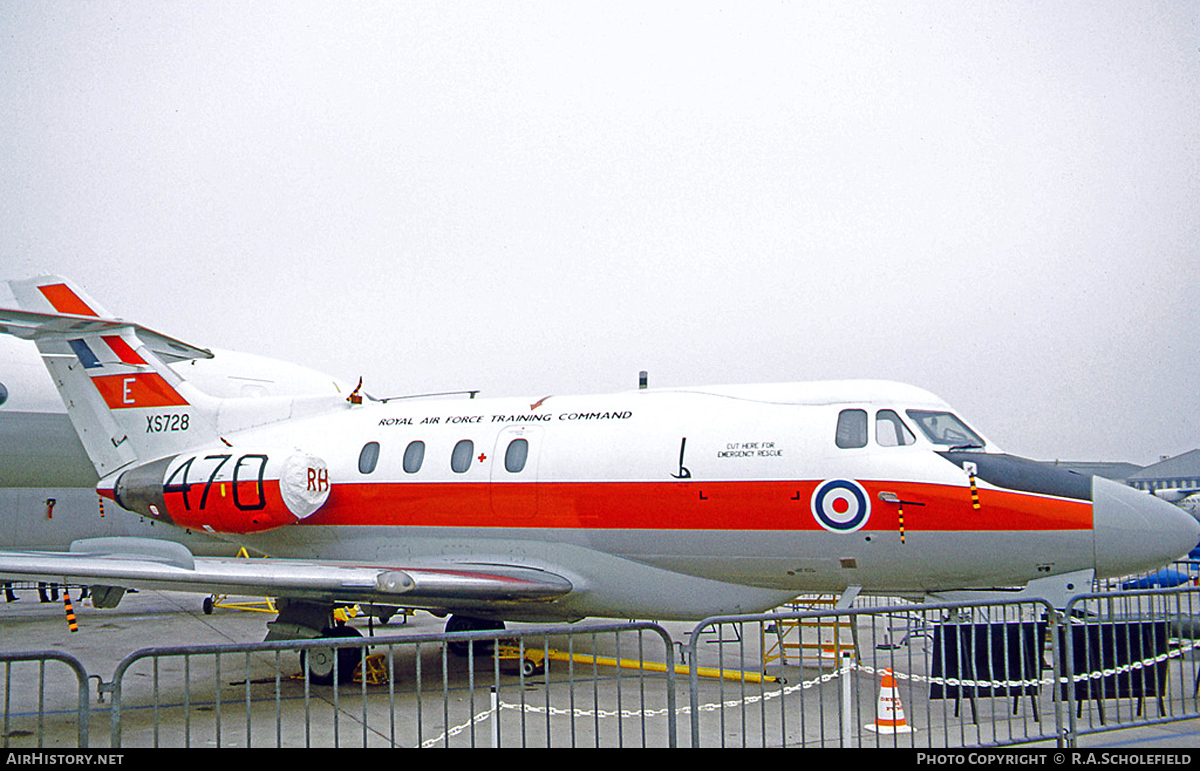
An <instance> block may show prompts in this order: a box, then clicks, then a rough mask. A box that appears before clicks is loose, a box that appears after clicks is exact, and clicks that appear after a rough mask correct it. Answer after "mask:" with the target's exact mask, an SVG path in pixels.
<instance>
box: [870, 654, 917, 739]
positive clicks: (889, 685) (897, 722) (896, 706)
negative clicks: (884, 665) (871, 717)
mask: <svg viewBox="0 0 1200 771" xmlns="http://www.w3.org/2000/svg"><path fill="white" fill-rule="evenodd" d="M863 728H865V729H867V730H868V731H875V732H876V733H881V734H908V733H912V730H913V729H911V728H909V727H908V722H907V721H906V720H905V719H904V706H903V705H902V704H901V703H900V693H899V691H897V690H896V678H895V677H894V676H893V675H892V670H890V669H885V670H883V682H882V683H880V685H879V702H878V707H877V708H876V710H875V722H874V723H868V724H867V725H865V726H863Z"/></svg>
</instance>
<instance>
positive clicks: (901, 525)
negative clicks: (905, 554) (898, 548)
mask: <svg viewBox="0 0 1200 771" xmlns="http://www.w3.org/2000/svg"><path fill="white" fill-rule="evenodd" d="M896 511H897V513H898V514H899V515H900V543H904V504H903V503H901V504H900V505H899V506H898V507H897V509H896Z"/></svg>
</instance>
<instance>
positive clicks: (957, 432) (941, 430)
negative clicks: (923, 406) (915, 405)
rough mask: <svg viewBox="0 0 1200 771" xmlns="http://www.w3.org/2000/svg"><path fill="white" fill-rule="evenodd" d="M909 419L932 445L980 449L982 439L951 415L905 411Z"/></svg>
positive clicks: (946, 413) (928, 411)
mask: <svg viewBox="0 0 1200 771" xmlns="http://www.w3.org/2000/svg"><path fill="white" fill-rule="evenodd" d="M905 412H906V413H907V414H908V416H909V417H910V418H912V419H913V420H914V421H916V423H917V427H918V428H920V429H921V433H923V434H925V436H926V437H928V439H929V441H931V442H933V443H934V444H945V445H950V446H951V447H962V448H967V447H980V448H982V447H983V445H984V442H983V439H981V438H980V436H979V434H976V433H975V432H974V431H972V430H971V429H969V428H967V426H966V424H965V423H963V422H962V421H961V420H959V419H958V418H957V417H956V416H955V415H954V414H953V413H950V412H938V411H934V410H905Z"/></svg>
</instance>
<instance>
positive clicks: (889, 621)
mask: <svg viewBox="0 0 1200 771" xmlns="http://www.w3.org/2000/svg"><path fill="white" fill-rule="evenodd" d="M1052 619H1053V609H1052V608H1051V607H1050V606H1049V605H1048V604H1047V603H1045V602H1044V601H1031V602H1023V603H944V604H936V605H934V604H922V605H917V604H898V605H894V606H890V607H883V608H866V609H858V608H856V609H851V610H840V611H839V610H809V611H803V610H796V611H795V612H790V613H774V614H768V615H764V616H758V617H725V618H713V619H708V620H706V621H705V622H702V623H701V624H700V625H698V626H697V627H696V629H695V631H694V632H693V634H692V637H691V642H690V644H689V656H690V658H691V660H693V661H698V660H702V659H705V658H707V659H710V660H712V659H715V661H716V666H717V667H719V668H722V669H723V668H726V667H732V668H737V667H743V666H746V665H747V664H748V663H749V662H751V661H759V660H762V661H765V662H766V663H767V668H766V672H767V673H768V677H767V678H764V679H763V680H762V681H761V682H759V683H756V684H753V685H752V686H751V685H747V684H743V685H742V687H740V688H738V689H736V690H735V691H733V692H732V693H731V692H730V689H729V688H727V687H725V686H723V685H718V686H716V687H715V688H714V686H712V685H707V686H706V685H705V684H703V683H701V682H700V681H699V680H698V679H697V678H695V677H693V678H691V681H690V697H691V709H692V711H691V738H692V744H693V746H711V745H720V746H729V745H730V744H736V745H737V746H821V747H828V746H836V747H922V748H924V747H961V746H969V745H981V744H1005V743H1018V742H1030V741H1037V740H1046V739H1049V740H1053V739H1055V738H1056V737H1057V736H1058V735H1059V733H1058V731H1057V730H1056V724H1055V713H1054V710H1053V709H1052V708H1051V709H1049V710H1047V709H1046V705H1045V703H1044V702H1045V699H1044V698H1040V678H1041V670H1042V654H1041V652H1042V648H1043V644H1044V643H1045V642H1046V641H1049V643H1050V645H1051V646H1053V645H1054V644H1055V641H1054V634H1053V632H1054V629H1055V628H1056V625H1055V624H1054V623H1053V621H1052ZM714 631H718V632H719V634H717V635H716V640H710V641H708V642H707V643H706V642H704V637H703V635H704V634H705V633H710V634H711V633H712V632H714ZM710 646H715V647H710ZM706 647H708V649H707V650H705V648H706ZM706 700H707V701H708V702H715V703H716V704H717V705H719V706H718V707H716V708H709V709H705V708H704V707H702V706H701V702H704V701H706ZM967 712H969V713H970V715H969V718H968V716H967ZM731 726H733V727H734V728H736V730H731V729H730V727H731ZM731 734H732V736H733V737H734V740H733V741H729V738H728V737H729V736H730V735H731ZM716 737H720V739H719V740H716Z"/></svg>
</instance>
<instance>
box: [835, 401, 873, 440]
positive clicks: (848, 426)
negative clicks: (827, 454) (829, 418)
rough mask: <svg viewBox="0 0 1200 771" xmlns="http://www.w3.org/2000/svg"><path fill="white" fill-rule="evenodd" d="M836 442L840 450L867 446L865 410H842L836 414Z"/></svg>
mask: <svg viewBox="0 0 1200 771" xmlns="http://www.w3.org/2000/svg"><path fill="white" fill-rule="evenodd" d="M836 442H837V446H838V447H841V448H842V449H850V448H853V447H866V446H867V411H866V410H842V411H841V412H840V413H839V414H838V422H837V438H836Z"/></svg>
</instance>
